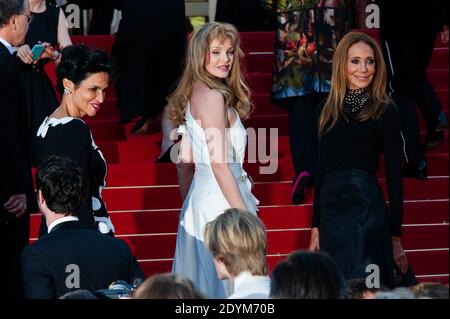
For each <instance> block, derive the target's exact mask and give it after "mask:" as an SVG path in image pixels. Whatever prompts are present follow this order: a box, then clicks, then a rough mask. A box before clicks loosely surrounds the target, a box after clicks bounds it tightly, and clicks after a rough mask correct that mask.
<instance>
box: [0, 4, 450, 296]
mask: <svg viewBox="0 0 450 319" xmlns="http://www.w3.org/2000/svg"><path fill="white" fill-rule="evenodd" d="M379 2H380V6H381V9H382V12H387V11H385V10H390V9H388V6H389V5H388V2H387V1H386V2H384V1H381V0H380V1H379ZM431 2H433V1H431ZM440 4H441V3H440V2H439V1H438V0H436V1H435V2H433V5H435V7H432V9H433V10H435V11H433V12H434V13H437V12H438V11H439V10H440V9H441V7H440V6H439V5H440ZM121 5H122V9H123V20H122V22H121V25H120V27H119V33H118V35H117V37H116V40H115V41H116V42H115V44H114V48H113V52H112V58H111V57H110V56H109V55H108V54H107V53H105V52H103V51H101V50H97V49H93V48H89V47H87V46H85V45H83V44H72V43H71V40H70V37H69V34H68V30H67V28H66V26H65V25H64V13H63V12H62V11H61V9H60V8H58V7H56V6H55V4H54V2H53V1H43V0H42V1H40V0H0V97H1V106H2V111H3V113H2V116H1V117H0V133H2V135H3V136H4V137H6V136H8V138H4V139H1V141H0V143H1V144H0V148H1V149H2V150H3V154H4V155H3V156H2V157H1V160H0V170H1V175H2V180H1V181H0V202H1V203H2V205H1V206H0V250H1V251H2V254H3V256H2V260H4V261H5V262H2V263H1V270H2V272H3V273H7V274H9V275H8V276H7V278H6V280H7V282H6V285H7V287H8V289H3V290H2V291H1V292H0V294H1V297H2V298H3V297H4V298H21V297H26V298H33V299H35V298H36V299H47V298H48V299H54V298H60V297H61V298H63V299H68V298H76V299H95V298H100V296H105V295H107V293H105V291H103V293H101V291H102V290H105V289H107V288H108V286H109V284H111V283H113V282H117V281H123V282H126V283H136V284H135V286H134V287H133V289H131V290H130V293H129V294H128V297H129V298H136V299H153V298H166V299H183V298H191V299H199V298H230V299H246V298H252V299H267V298H278V299H284V298H288V299H290V298H299V299H322V298H327V299H330V298H331V299H341V298H348V299H358V298H359V299H362V298H378V299H402V298H448V286H447V287H446V290H445V289H444V288H445V286H443V285H439V284H431V283H428V284H425V283H423V284H417V280H416V278H415V275H414V271H413V269H412V267H411V266H410V265H409V262H408V259H407V257H406V254H405V251H404V249H403V246H402V239H401V225H402V215H403V186H402V174H403V177H416V178H420V179H422V178H426V177H427V165H426V161H425V157H424V152H423V147H422V146H421V145H420V141H419V140H417V135H418V127H417V117H416V115H415V105H414V101H415V100H417V102H418V104H419V107H420V110H421V111H422V114H423V116H424V118H425V119H426V120H427V137H426V141H425V146H426V147H427V148H431V147H436V146H437V145H438V144H440V143H441V142H442V141H443V139H444V135H443V130H445V129H446V128H447V126H448V124H447V122H446V119H445V116H444V117H443V115H442V114H443V113H442V111H441V106H440V104H439V102H438V100H437V98H436V94H435V92H434V90H433V88H432V87H431V84H430V82H429V80H428V79H427V77H426V73H425V71H426V68H427V66H428V63H429V60H430V57H431V51H430V50H431V49H432V44H434V42H432V41H431V40H430V41H429V42H430V44H429V46H427V47H425V48H424V47H423V46H421V45H420V46H419V45H418V44H417V43H416V42H414V41H416V40H415V38H414V39H413V38H409V37H401V36H400V35H398V34H396V33H395V32H393V31H392V28H393V26H392V24H390V23H392V21H388V20H383V22H384V24H383V25H382V28H381V35H382V39H383V41H382V43H383V44H382V46H381V47H380V46H379V45H378V43H377V42H376V41H375V40H374V39H372V38H371V37H370V36H368V35H367V34H365V33H361V32H354V31H353V32H352V31H350V29H351V27H350V21H351V19H350V16H349V12H351V10H350V8H349V3H348V2H347V1H337V0H336V1H310V2H308V3H307V4H305V3H303V2H301V3H300V2H297V1H265V2H264V6H263V7H262V8H265V9H266V10H274V11H275V12H276V13H277V14H276V15H277V32H276V47H275V58H274V75H273V87H272V99H273V100H274V101H275V102H276V104H279V105H280V106H283V107H286V108H288V110H289V128H290V129H289V135H290V143H291V152H292V157H293V163H294V166H295V173H296V176H295V177H294V180H293V182H292V190H291V197H292V202H293V204H299V203H301V202H302V201H303V200H304V198H305V194H304V192H305V189H306V187H307V186H309V185H312V184H314V185H315V192H314V204H313V216H312V225H311V238H310V244H309V250H308V251H306V250H305V251H295V252H292V253H291V254H289V255H288V256H287V257H286V258H285V259H283V260H282V261H280V262H279V263H278V264H277V265H276V266H275V267H274V269H273V271H272V273H270V272H269V266H268V262H267V237H266V228H265V225H264V224H263V222H262V221H261V219H260V218H259V217H258V205H259V201H258V199H257V198H256V197H255V196H254V195H253V193H252V188H253V181H252V179H251V177H250V176H248V174H247V173H246V172H245V170H244V169H243V163H244V157H245V150H246V144H247V136H246V130H245V127H244V125H243V123H242V121H243V120H245V119H247V118H248V117H249V116H250V114H251V112H252V110H253V108H254V106H253V104H252V102H251V90H250V88H249V86H248V85H247V83H246V81H245V77H244V72H243V65H242V56H243V52H242V49H241V43H240V37H239V30H238V29H237V28H236V27H235V26H233V25H232V24H229V23H226V22H211V23H206V24H204V25H203V26H201V27H199V28H198V29H196V30H195V31H194V32H192V34H191V36H190V38H189V41H188V43H187V45H186V43H185V42H186V29H185V24H184V14H183V10H184V1H181V0H180V1H166V2H161V6H159V7H158V8H155V7H154V4H153V3H152V4H149V2H147V1H123V2H122V3H121ZM145 6H147V7H145ZM150 7H151V8H152V10H150ZM430 7H431V5H430ZM150 11H151V12H152V14H154V15H155V17H156V16H158V13H157V12H166V11H170V12H172V13H173V14H174V17H173V18H174V20H176V21H177V23H174V24H170V26H166V27H165V28H164V30H165V32H166V33H161V34H159V36H158V37H156V36H155V38H154V39H153V40H154V41H152V42H151V43H150V42H148V43H147V44H145V45H144V44H142V41H139V38H140V37H141V36H142V34H141V33H139V28H140V25H141V24H140V22H142V21H144V20H145V19H146V14H148V12H150ZM430 14H431V13H430ZM390 18H392V17H390V16H387V18H385V19H390ZM153 20H155V19H153ZM158 21H159V20H158ZM155 23H156V22H155ZM444 23H445V17H442V19H440V20H439V21H437V23H436V25H434V24H433V26H432V28H431V29H428V28H427V26H425V27H424V28H425V31H423V32H425V33H426V34H427V37H429V39H431V38H432V39H435V37H436V34H437V32H438V31H439V30H440V29H441V28H442V27H443V25H444ZM156 25H158V23H156V24H155V27H156ZM447 30H448V29H447ZM425 33H424V34H425ZM446 37H447V42H448V33H447V35H446ZM427 39H428V38H427ZM401 41H405V43H407V44H408V46H406V45H405V46H402V45H399V42H400V43H403V42H401ZM431 43H432V44H431ZM39 46H41V47H42V48H41V52H39V53H36V51H37V50H38V49H35V47H39ZM155 47H164V48H165V49H167V52H166V51H165V53H164V54H162V56H161V51H158V50H155ZM405 48H411V50H412V51H411V52H414V53H415V55H413V57H412V58H411V59H412V60H411V61H409V62H410V65H413V64H414V67H411V68H408V67H405V65H403V63H407V62H405V60H402V59H399V57H401V56H403V55H404V54H403V53H401V50H404V49H405ZM422 49H423V50H424V51H426V52H422ZM35 50H36V51H35ZM131 51H132V53H133V55H135V54H136V52H140V53H141V54H142V55H144V56H145V57H150V58H148V59H147V58H145V59H144V60H145V61H143V60H142V59H136V58H132V59H130V56H129V54H130V52H131ZM408 52H409V51H408ZM402 54H403V55H402ZM183 57H184V64H183V63H182V61H183ZM416 58H417V59H418V60H420V62H417V63H416V60H415V59H416ZM162 59H165V61H162ZM398 59H399V60H398ZM400 60H401V61H402V62H400ZM50 61H51V62H53V63H56V65H57V66H56V80H57V84H56V92H55V91H54V90H53V88H52V87H51V84H50V81H49V79H48V77H47V75H46V74H45V71H44V66H45V64H46V63H49V62H50ZM385 61H387V63H386V62H385ZM144 64H145V66H144ZM386 64H387V65H386ZM183 65H184V68H182V67H181V66H183ZM115 67H117V73H115V71H116V69H115ZM411 69H413V70H414V72H412V73H413V74H409V73H405V72H406V71H411ZM405 70H406V71H405ZM163 74H164V76H163ZM113 78H117V81H116V82H115V85H116V88H117V93H118V104H119V109H120V110H121V121H122V122H123V123H126V122H129V121H131V120H132V119H135V118H136V117H139V120H138V121H137V123H136V125H135V127H134V128H133V133H134V134H141V133H145V132H147V131H148V128H149V127H150V126H151V125H152V123H153V122H154V121H155V119H156V117H157V116H162V119H163V120H162V123H163V124H162V126H163V133H164V134H163V141H162V147H161V154H160V156H159V158H158V159H157V162H161V161H168V160H171V159H172V160H174V162H176V168H177V173H178V181H179V189H180V196H181V198H182V201H183V206H182V209H181V212H180V219H179V225H178V233H177V241H176V248H175V253H174V260H173V268H172V273H171V274H162V275H155V276H152V277H150V278H147V279H145V275H144V272H143V271H142V269H141V268H140V266H139V264H138V262H137V260H136V258H135V257H134V256H133V253H132V251H131V249H130V248H129V247H128V245H127V244H126V243H125V242H123V241H122V240H120V239H117V238H114V234H115V228H114V225H113V223H112V221H111V219H110V217H109V214H108V211H107V209H106V205H105V202H104V200H103V198H102V189H103V188H104V187H105V186H106V183H105V180H106V174H107V162H106V160H107V159H105V157H104V155H103V153H102V152H101V150H100V149H99V147H98V146H97V145H96V143H95V141H94V139H93V136H92V133H91V130H90V128H89V126H88V125H87V124H86V122H85V121H84V120H83V117H85V116H88V117H93V116H95V115H96V113H97V112H98V110H99V109H100V106H101V104H102V103H103V102H104V100H105V92H106V89H107V88H108V86H109V85H110V83H111V82H112V79H113ZM405 78H407V79H408V81H412V82H411V83H410V82H407V81H406V80H405ZM136 81H137V82H136ZM405 81H406V82H405ZM136 83H137V84H138V85H136ZM412 88H416V89H412ZM389 90H391V91H389ZM413 94H414V95H413ZM57 96H60V98H57ZM412 110H414V116H413V115H412ZM173 128H177V131H178V134H179V135H180V136H181V139H180V142H179V143H175V141H173V140H171V136H170V135H171V134H170V132H171V131H172V130H173ZM175 145H176V146H177V147H174V146H175ZM402 150H403V151H405V154H404V155H405V156H404V158H405V162H406V169H405V170H403V171H402ZM175 151H176V152H175ZM382 154H384V159H385V166H386V180H387V186H388V199H389V205H388V206H387V205H386V204H385V202H386V201H385V198H384V196H383V193H382V191H381V188H380V185H379V183H378V180H377V178H376V172H377V171H378V170H379V161H380V158H381V156H382ZM170 155H176V159H174V156H170ZM33 166H34V167H37V173H36V176H35V181H33V180H32V174H31V167H33ZM38 210H39V211H40V212H41V213H42V221H41V227H40V238H39V240H38V241H37V242H36V243H34V244H32V245H29V246H28V237H29V218H30V216H29V214H30V212H37V211H38ZM373 265H376V266H377V267H378V269H379V274H380V276H379V278H378V279H377V280H375V283H374V285H372V286H371V285H369V284H368V279H367V267H368V266H373ZM399 276H401V277H407V279H406V280H404V281H403V285H404V286H410V288H403V289H398V288H397V289H395V288H396V286H398V284H397V283H398V280H397V279H398V277H399Z"/></svg>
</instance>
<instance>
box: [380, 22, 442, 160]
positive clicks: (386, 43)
mask: <svg viewBox="0 0 450 319" xmlns="http://www.w3.org/2000/svg"><path fill="white" fill-rule="evenodd" d="M380 40H381V43H382V48H383V54H384V56H385V61H386V67H387V70H388V75H389V91H390V94H391V97H392V98H393V100H394V102H395V103H396V104H397V105H398V106H399V109H400V115H401V119H402V135H403V140H404V155H405V159H406V161H407V162H417V161H420V160H423V159H424V158H425V156H424V152H423V147H422V146H421V143H420V128H419V120H418V118H417V112H416V105H417V106H418V108H419V111H420V113H421V115H422V116H423V118H424V120H425V122H426V125H427V130H428V131H429V132H433V131H434V129H435V128H436V126H437V124H438V117H439V113H440V111H441V104H440V102H439V100H438V97H437V95H436V92H435V91H434V88H433V87H432V85H431V83H430V81H429V79H428V77H427V74H426V71H427V69H428V66H429V64H430V60H431V56H432V53H433V48H434V44H435V40H436V32H423V33H421V34H415V35H414V37H408V36H398V35H391V34H389V33H388V32H387V31H386V30H382V29H381V30H380Z"/></svg>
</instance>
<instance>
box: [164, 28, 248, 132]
mask: <svg viewBox="0 0 450 319" xmlns="http://www.w3.org/2000/svg"><path fill="white" fill-rule="evenodd" d="M215 39H218V40H219V41H220V42H221V43H222V42H223V41H225V40H226V39H230V41H231V44H232V46H233V47H234V61H233V65H232V66H231V70H230V75H229V76H228V77H227V78H226V79H225V80H221V79H220V80H219V79H217V78H215V77H214V76H213V75H211V74H210V73H209V72H207V71H206V66H205V62H206V59H207V57H208V56H209V47H210V45H211V43H212V41H213V40H215ZM243 55H244V54H243V52H242V50H241V47H240V39H239V33H238V31H237V30H236V28H235V27H234V26H232V25H231V24H228V23H218V22H212V23H207V24H205V25H203V26H201V27H200V28H199V29H197V30H196V31H195V32H194V33H193V35H192V37H191V39H190V41H189V45H188V47H187V51H186V57H185V67H184V71H183V75H182V76H181V79H180V82H179V83H178V86H177V88H176V89H175V91H174V92H173V94H172V95H171V96H170V97H169V104H170V105H171V109H170V112H169V118H170V119H171V120H174V121H175V122H177V123H178V124H181V123H184V122H185V118H184V116H185V113H186V106H187V103H188V101H189V99H190V98H191V94H192V88H193V85H194V82H195V81H197V80H199V81H202V82H203V83H205V84H206V85H207V86H208V87H209V88H211V89H214V90H217V91H219V92H220V93H221V94H222V95H223V97H224V100H225V105H226V106H228V107H232V106H234V108H235V109H236V110H237V111H238V113H239V116H240V118H241V119H246V118H247V117H248V116H249V114H250V113H251V110H252V108H253V105H252V103H251V102H250V89H249V87H248V85H247V84H246V83H245V81H244V78H243V76H242V71H241V68H242V67H241V58H242V57H243Z"/></svg>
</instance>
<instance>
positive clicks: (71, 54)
mask: <svg viewBox="0 0 450 319" xmlns="http://www.w3.org/2000/svg"><path fill="white" fill-rule="evenodd" d="M100 72H106V73H108V75H109V77H110V78H111V77H112V66H111V60H110V58H109V55H108V54H107V53H106V52H104V51H102V50H98V49H92V48H89V47H88V46H86V45H84V44H74V45H69V46H67V47H65V48H64V49H63V50H62V52H61V62H60V63H59V64H58V67H57V68H56V89H57V91H58V92H59V93H60V94H63V92H64V85H63V80H64V79H65V78H66V79H68V80H70V81H72V82H73V83H75V86H78V85H80V83H81V82H82V81H83V80H85V79H86V78H87V77H88V76H89V75H91V74H95V73H100Z"/></svg>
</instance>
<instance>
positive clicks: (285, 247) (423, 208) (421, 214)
mask: <svg viewBox="0 0 450 319" xmlns="http://www.w3.org/2000/svg"><path fill="white" fill-rule="evenodd" d="M368 32H369V33H370V34H371V35H373V36H375V37H376V33H375V32H373V31H370V30H369V31H368ZM73 40H74V42H84V43H86V44H90V45H93V46H96V47H100V48H104V49H105V50H107V51H110V50H111V45H112V41H113V37H110V36H89V37H74V38H73ZM242 40H243V46H244V52H245V59H244V61H245V64H246V68H247V72H248V80H249V82H250V84H251V86H252V88H253V100H254V102H255V105H256V111H255V112H254V114H253V116H252V118H251V119H250V120H248V121H247V122H246V123H245V125H246V127H253V128H255V129H256V128H267V134H266V135H268V132H269V129H270V128H278V133H279V137H278V139H272V140H270V139H268V138H264V137H263V138H261V141H265V142H267V143H266V144H267V145H270V142H271V141H272V142H277V143H278V152H277V153H274V154H272V158H273V160H275V161H276V163H277V164H278V169H277V170H276V172H275V173H274V174H270V175H264V174H260V173H259V169H260V167H261V166H267V165H268V164H261V163H247V164H246V165H245V168H246V170H247V171H248V173H249V174H250V175H251V176H252V177H253V179H254V181H255V182H256V185H255V188H254V192H255V195H256V196H257V197H258V199H260V201H261V209H260V213H259V216H260V217H261V218H262V220H263V221H264V222H265V224H266V226H267V229H268V254H269V257H268V259H269V263H270V266H271V267H273V266H274V264H275V263H276V262H277V261H279V260H280V259H282V258H284V257H285V256H286V254H288V253H289V252H291V251H292V250H295V249H302V248H303V249H304V248H306V247H307V245H308V240H309V231H310V229H309V226H310V219H311V209H312V206H311V203H312V201H311V199H312V198H311V190H309V191H308V197H307V200H306V201H305V203H304V204H302V205H299V206H292V205H291V203H290V195H289V194H290V184H291V180H292V178H293V168H292V163H291V158H290V151H289V141H288V137H287V123H288V122H287V114H286V111H285V110H283V109H281V108H278V107H276V106H274V105H272V104H271V103H270V100H269V92H270V86H271V65H272V58H273V43H274V33H272V32H255V33H243V34H242ZM436 43H437V45H436V48H435V50H434V54H433V58H432V62H431V65H430V69H429V70H428V74H429V76H430V79H431V81H432V83H433V85H434V86H435V88H436V89H437V92H438V95H439V98H440V100H441V102H442V105H443V109H444V111H445V112H446V114H447V116H448V106H449V99H448V89H449V86H448V54H449V51H448V48H447V47H442V46H441V45H440V44H439V43H438V42H436ZM48 71H49V72H50V73H52V70H51V69H49V70H48ZM118 114H119V113H118V109H117V107H116V98H115V92H114V88H110V89H109V91H108V94H107V101H106V103H104V105H103V106H102V108H101V110H100V111H99V113H98V114H97V116H96V117H95V118H92V119H86V121H87V122H88V123H89V125H90V127H91V128H92V131H93V134H94V138H95V141H96V142H97V144H98V145H99V146H100V148H101V149H102V150H103V152H104V154H105V157H106V160H107V162H108V179H107V183H108V187H107V188H106V189H105V190H104V192H103V194H104V199H105V201H106V204H107V207H108V210H109V212H110V214H111V218H112V220H113V222H114V225H115V227H116V231H117V237H119V238H121V239H123V240H125V241H126V242H127V243H128V244H129V245H130V247H131V248H132V250H133V252H134V254H135V255H136V257H137V258H138V260H139V262H140V264H141V266H142V268H143V269H144V271H145V272H146V274H147V275H151V274H153V273H157V272H166V271H170V270H171V265H172V257H173V253H174V248H175V239H176V231H177V224H178V214H179V211H180V208H181V200H180V196H179V192H178V186H177V177H176V169H175V166H174V165H173V164H157V163H155V158H156V156H157V155H158V154H159V143H160V140H161V133H160V130H159V125H157V126H155V127H154V128H153V129H152V131H151V132H150V133H149V134H148V135H145V136H132V135H130V133H129V132H130V129H131V126H132V125H133V124H129V125H126V126H125V127H124V126H122V125H121V124H120V123H119V122H118V118H119V115H118ZM421 128H422V131H424V123H423V121H422V120H421ZM423 137H424V136H423V135H422V138H423ZM268 153H269V151H268V150H267V152H266V154H268ZM427 157H428V165H429V175H430V177H429V178H428V179H427V180H424V181H419V180H415V179H405V180H404V190H405V191H404V193H405V196H404V197H405V213H404V222H403V245H404V248H405V249H406V250H407V255H408V258H409V261H410V262H411V264H412V266H413V268H414V270H415V272H416V273H417V275H418V278H419V280H420V281H440V282H444V283H448V272H449V265H448V246H449V237H448V236H449V234H448V230H449V225H448V222H449V216H448V208H449V203H448V201H449V193H448V190H449V187H448V186H449V178H448V175H449V172H448V141H446V142H445V143H444V144H442V145H441V146H439V147H438V148H437V149H434V150H432V151H429V152H428V153H427ZM379 178H380V181H381V183H382V185H383V189H384V191H386V188H385V185H384V170H383V169H382V170H381V171H380V173H379ZM39 222H40V216H39V215H33V216H32V219H31V237H32V238H33V240H35V238H36V237H37V233H38V226H39Z"/></svg>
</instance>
